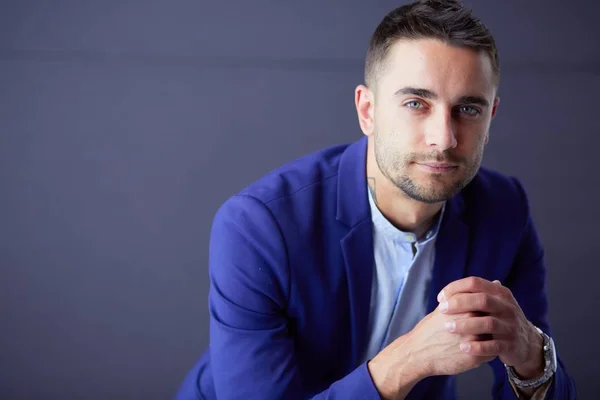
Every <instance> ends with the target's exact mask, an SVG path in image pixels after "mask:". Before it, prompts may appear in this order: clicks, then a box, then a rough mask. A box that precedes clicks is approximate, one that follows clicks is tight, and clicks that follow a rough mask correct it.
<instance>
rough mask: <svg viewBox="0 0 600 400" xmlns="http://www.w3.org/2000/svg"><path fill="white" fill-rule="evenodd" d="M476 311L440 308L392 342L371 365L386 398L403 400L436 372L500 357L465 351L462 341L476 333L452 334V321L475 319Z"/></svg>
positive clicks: (457, 369)
mask: <svg viewBox="0 0 600 400" xmlns="http://www.w3.org/2000/svg"><path fill="white" fill-rule="evenodd" d="M475 316H476V314H475V313H470V312H466V313H463V314H452V315H448V314H444V313H442V312H441V310H440V309H439V307H438V308H437V309H435V310H434V311H433V312H432V313H430V314H429V315H427V316H425V318H423V319H422V320H421V321H419V323H418V324H417V325H416V326H415V327H414V328H413V330H412V331H410V332H409V333H407V334H406V335H403V336H401V337H399V338H398V339H396V340H395V341H393V342H392V343H390V344H389V345H388V346H387V347H385V348H384V349H383V350H382V351H381V352H380V353H379V354H377V355H376V356H375V357H374V358H373V359H372V360H371V361H370V362H369V363H368V368H369V372H370V374H371V378H372V379H373V383H374V384H375V387H376V388H377V390H378V391H379V394H380V395H381V397H382V399H385V400H387V399H403V398H404V397H406V395H408V393H409V392H410V390H411V389H412V388H413V387H414V385H415V384H416V383H417V382H419V381H420V380H422V379H424V378H426V377H428V376H433V375H455V374H459V373H462V372H465V371H468V370H470V369H473V368H476V367H478V366H479V365H481V364H483V363H485V362H488V361H490V360H492V359H494V358H495V357H496V355H493V356H479V355H475V354H472V353H465V352H464V351H461V349H460V344H461V343H462V342H467V343H471V341H474V340H477V339H478V337H477V336H476V335H471V334H464V335H460V334H456V333H450V332H448V331H447V330H446V328H445V326H446V323H448V322H454V321H462V320H465V319H472V318H475Z"/></svg>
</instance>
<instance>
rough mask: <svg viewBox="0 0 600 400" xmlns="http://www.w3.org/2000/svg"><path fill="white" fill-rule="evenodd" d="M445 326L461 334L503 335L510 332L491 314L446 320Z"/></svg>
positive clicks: (450, 330) (449, 330)
mask: <svg viewBox="0 0 600 400" xmlns="http://www.w3.org/2000/svg"><path fill="white" fill-rule="evenodd" d="M445 328H446V330H447V331H448V332H452V333H456V334H461V335H487V334H491V335H503V334H508V333H510V332H509V328H508V327H507V325H506V324H505V323H504V322H503V321H502V320H500V319H498V318H495V317H492V316H487V317H475V318H466V319H459V320H456V321H448V322H446V325H445Z"/></svg>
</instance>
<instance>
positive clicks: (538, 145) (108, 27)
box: [0, 0, 600, 399]
mask: <svg viewBox="0 0 600 400" xmlns="http://www.w3.org/2000/svg"><path fill="white" fill-rule="evenodd" d="M400 4H404V2H396V1H389V0H388V1H366V0H365V1H359V0H352V1H348V0H346V1H344V2H341V1H339V2H333V1H331V2H329V1H327V2H325V1H316V0H311V1H302V2H300V1H294V2H291V1H243V0H229V1H220V2H218V1H200V0H194V1H192V0H177V1H174V0H170V1H167V0H162V1H158V0H151V1H141V0H139V1H135V0H127V1H125V0H118V1H117V0H109V1H106V0H105V1H81V0H61V1H58V0H55V1H44V0H18V1H7V0H1V1H0V186H1V188H2V196H1V197H0V267H1V269H0V398H2V399H58V398H61V399H66V398H69V399H70V398H73V399H75V398H81V399H84V398H85V399H107V398H111V399H136V398H144V399H166V398H170V397H172V396H173V395H174V393H175V392H176V390H177V388H178V387H179V384H180V383H181V380H182V379H183V377H184V375H185V374H186V373H187V371H188V370H189V368H191V366H192V365H193V364H194V363H195V361H196V360H197V359H198V357H199V356H200V355H201V353H202V352H203V351H204V348H205V346H206V345H207V343H208V315H207V290H208V283H207V245H208V233H209V229H210V224H211V220H212V217H213V215H214V213H215V211H216V209H217V207H218V206H219V205H220V204H221V203H222V202H223V201H224V200H225V199H226V198H227V197H228V196H230V195H231V194H233V193H234V192H236V191H238V190H240V189H241V188H243V187H244V186H246V185H247V184H249V183H250V182H252V181H253V180H254V179H256V178H259V177H260V176H261V175H263V174H264V173H266V172H267V171H268V170H270V169H272V168H274V167H276V166H278V165H279V164H281V163H284V162H286V161H289V160H292V159H294V158H296V157H299V156H301V155H302V154H304V153H306V152H308V151H312V150H317V149H319V148H322V147H324V146H328V145H333V144H338V143H343V142H348V141H353V140H355V139H358V138H360V136H361V133H360V130H359V127H358V123H357V118H356V114H355V111H354V105H353V90H354V87H355V85H356V84H359V83H361V82H362V65H363V56H364V53H365V50H366V47H367V43H368V40H369V37H370V35H371V33H372V32H373V30H374V29H375V27H376V25H377V24H378V23H379V21H380V20H381V18H382V17H383V16H384V15H385V14H386V13H387V12H388V11H390V10H391V9H392V8H394V7H396V6H398V5H400ZM469 4H471V5H472V6H473V8H474V10H475V12H476V14H477V15H478V16H479V17H480V18H481V19H482V20H483V22H484V23H486V24H487V25H488V27H489V28H490V29H491V30H492V32H493V33H494V35H495V37H496V40H497V42H498V46H499V49H500V56H501V62H502V69H503V72H502V73H503V76H502V83H501V88H500V97H501V100H502V101H501V105H500V108H499V114H498V117H497V118H496V119H495V120H494V122H493V124H492V129H491V134H492V137H491V141H490V144H489V146H488V149H487V153H486V156H485V164H486V165H488V166H490V167H493V168H496V169H499V170H500V171H503V172H505V173H509V174H515V175H517V176H518V177H520V178H521V179H522V181H523V182H524V184H525V185H526V188H527V189H528V193H529V196H530V200H531V203H532V207H533V213H534V217H535V219H536V222H537V226H538V228H539V231H540V234H541V236H542V239H543V241H544V244H545V246H546V249H547V265H548V292H549V297H550V306H551V312H550V321H551V325H552V327H553V329H554V333H555V340H556V343H557V346H558V348H559V351H560V354H561V356H562V358H563V359H564V361H565V362H566V363H567V365H568V369H569V371H570V372H571V373H572V375H573V376H574V377H575V379H576V380H577V383H578V388H579V394H580V397H581V398H582V399H593V398H597V396H598V395H600V382H599V380H598V379H597V372H598V368H597V365H598V360H599V359H600V348H599V346H598V345H597V343H598V328H599V327H600V326H599V322H598V315H599V312H598V309H599V308H600V300H599V297H598V296H597V293H598V285H599V283H598V282H599V279H598V278H599V277H600V273H599V272H598V270H599V268H600V265H599V264H598V261H597V260H598V258H597V253H598V248H597V247H596V246H598V244H597V239H598V234H597V226H598V220H599V214H600V210H599V209H598V207H597V205H596V201H597V194H598V189H597V187H596V184H597V182H598V179H597V176H598V172H597V170H598V147H599V146H600V122H599V121H600V119H599V118H598V93H600V51H599V45H598V42H599V39H600V28H598V17H599V16H600V5H599V3H598V2H596V1H591V0H590V1H570V2H568V5H566V4H567V3H566V2H560V1H547V0H546V1H531V0H528V1H526V2H525V1H516V0H515V1H502V2H497V1H493V0H474V1H471V2H470V3H469ZM490 384H491V372H490V370H489V368H488V367H484V368H482V369H479V370H476V371H472V372H469V373H467V374H465V375H462V376H461V377H460V379H459V389H460V395H461V398H464V399H470V398H473V399H480V398H489V386H490Z"/></svg>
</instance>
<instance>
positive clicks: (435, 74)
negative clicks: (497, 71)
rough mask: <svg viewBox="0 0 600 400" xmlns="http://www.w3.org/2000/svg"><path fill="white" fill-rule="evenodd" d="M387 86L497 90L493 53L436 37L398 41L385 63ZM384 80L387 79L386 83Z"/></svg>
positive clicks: (450, 89)
mask: <svg viewBox="0 0 600 400" xmlns="http://www.w3.org/2000/svg"><path fill="white" fill-rule="evenodd" d="M381 67H382V68H381V70H380V74H381V78H382V81H384V82H385V85H386V87H387V86H389V85H392V86H393V85H396V86H398V87H396V88H395V89H393V88H392V87H388V88H387V89H389V90H392V89H393V90H392V91H393V92H395V91H396V90H398V89H399V88H400V87H403V86H410V87H423V88H426V89H429V90H432V91H441V92H444V91H452V92H454V91H464V90H466V89H469V90H470V91H472V90H475V91H479V92H489V91H490V90H492V91H493V80H494V79H493V70H492V64H491V60H490V58H489V56H488V55H487V54H486V53H484V52H482V51H477V50H474V49H470V48H466V47H457V46H453V45H451V44H448V43H445V42H443V41H441V40H436V39H416V40H404V39H402V40H398V41H397V42H396V43H394V44H393V45H392V46H391V48H390V50H389V52H388V55H387V57H386V59H385V62H384V65H382V66H381ZM382 83H383V82H382Z"/></svg>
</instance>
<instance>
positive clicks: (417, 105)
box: [405, 100, 423, 108]
mask: <svg viewBox="0 0 600 400" xmlns="http://www.w3.org/2000/svg"><path fill="white" fill-rule="evenodd" d="M405 106H406V107H408V108H421V107H422V106H423V105H422V104H421V102H420V101H416V100H413V101H409V102H408V103H406V104H405Z"/></svg>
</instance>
